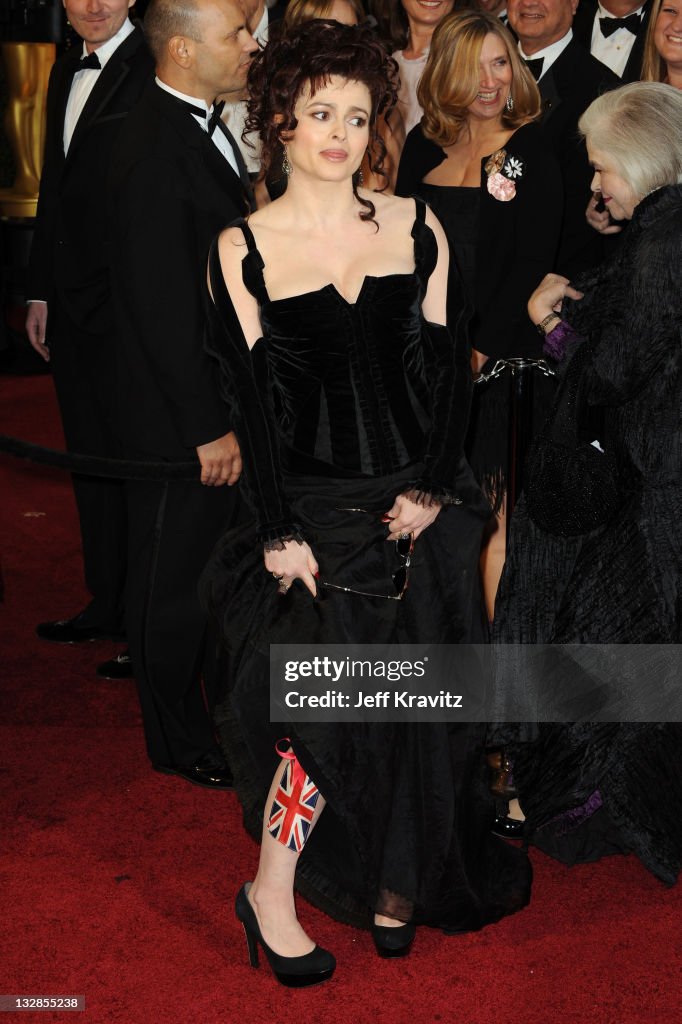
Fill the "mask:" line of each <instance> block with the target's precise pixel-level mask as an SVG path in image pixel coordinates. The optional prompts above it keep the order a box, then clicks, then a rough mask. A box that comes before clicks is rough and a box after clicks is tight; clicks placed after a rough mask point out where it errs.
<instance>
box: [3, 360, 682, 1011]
mask: <svg viewBox="0 0 682 1024" xmlns="http://www.w3.org/2000/svg"><path fill="white" fill-rule="evenodd" d="M56 423H57V419H56V412H55V406H54V400H53V397H52V390H51V382H50V380H49V378H45V377H26V378H10V377H2V376H0V433H6V434H12V435H15V436H22V437H24V438H26V439H28V440H31V441H36V442H39V443H46V444H51V445H54V446H58V445H59V444H60V435H59V430H58V428H57V426H56ZM0 495H1V496H2V499H1V501H0V550H1V551H2V563H3V570H4V581H5V602H4V605H2V606H0V644H1V648H0V650H1V660H0V675H1V677H2V710H1V716H0V723H1V724H0V785H1V787H2V789H1V792H2V806H3V812H4V813H3V815H2V821H3V826H2V834H1V838H0V846H1V847H2V853H3V856H2V858H1V860H0V891H1V892H2V894H3V901H2V902H3V912H2V939H1V943H2V945H1V948H0V994H7V995H50V994H54V995H57V994H59V995H70V994H73V995H84V996H85V999H86V1011H85V1013H84V1014H83V1016H82V1017H79V1016H78V1015H76V1016H75V1017H74V1015H72V1014H70V1015H69V1014H66V1013H61V1014H60V1013H52V1012H43V1013H30V1012H28V1013H22V1014H21V1016H20V1017H19V1019H20V1020H25V1021H29V1022H30V1021H38V1022H45V1021H49V1020H76V1021H78V1020H84V1021H89V1022H91V1024H110V1022H122V1024H157V1022H158V1024H270V1022H272V1024H282V1022H287V1024H289V1022H292V1024H293V1022H297V1024H298V1022H300V1024H308V1022H311V1024H312V1022H313V1021H315V1022H317V1021H321V1022H323V1024H358V1022H359V1024H364V1022H370V1021H371V1022H376V1024H408V1022H409V1024H415V1022H422V1021H424V1022H427V1021H428V1022H431V1021H443V1022H450V1021H453V1022H454V1021H456V1022H458V1024H551V1022H554V1021H562V1022H564V1021H565V1022H567V1024H641V1022H664V1021H665V1022H666V1024H674V1022H676V1021H680V1020H682V913H681V911H682V889H681V888H680V887H679V886H678V887H677V888H676V889H674V890H672V891H670V890H667V889H665V888H664V887H663V886H662V885H661V884H660V883H658V882H657V881H656V880H655V879H654V878H652V877H651V876H649V875H648V874H647V873H646V872H645V871H644V869H643V868H642V867H641V866H640V864H639V863H638V862H637V861H636V860H634V859H633V858H612V859H610V860H607V861H602V862H601V863H599V864H595V865H589V866H584V867H579V868H574V869H572V870H568V869H566V868H564V867H563V866H562V865H560V864H557V863H554V862H553V861H550V860H548V859H547V858H545V857H542V856H541V855H535V856H534V864H535V887H534V894H533V901H532V905H531V906H530V907H529V908H528V909H527V910H525V911H523V912H522V913H520V914H517V915H516V916H515V917H512V918H510V919H508V920H506V921H503V922H502V923H501V924H499V925H497V926H494V927H491V928H488V929H487V930H485V931H483V932H481V933H479V934H475V935H470V936H452V937H447V938H446V937H445V936H443V935H441V934H440V933H438V932H435V931H432V930H428V929H422V930H421V931H420V932H419V934H418V935H417V940H416V942H415V947H414V951H413V953H412V955H411V956H410V957H409V959H407V960H403V961H395V962H390V961H381V960H379V959H378V958H377V956H376V954H375V953H374V951H373V948H372V947H371V940H370V938H369V935H367V934H365V933H363V932H357V931H354V930H353V929H350V928H346V927H343V926H341V925H338V924H336V923H335V922H333V921H331V920H329V919H327V918H325V917H324V916H323V915H322V914H320V913H318V912H317V911H315V910H313V909H312V908H310V907H309V906H308V905H306V904H305V903H303V902H301V903H300V914H301V917H302V919H303V922H304V924H305V926H306V927H307V928H308V930H309V932H310V934H311V935H313V936H314V937H315V938H316V939H317V940H318V941H319V942H320V943H321V944H322V945H324V946H326V947H327V948H328V949H331V950H333V951H334V953H335V954H336V956H337V960H338V968H337V973H336V975H335V977H334V979H333V980H332V981H331V982H330V983H328V984H327V985H324V986H322V987H320V988H317V989H310V990H308V991H302V992H296V991H288V990H285V989H283V988H281V987H280V986H279V985H278V984H277V983H276V981H275V980H274V979H273V977H272V975H271V974H270V972H269V969H268V968H267V967H264V968H263V967H262V968H261V970H260V971H253V970H251V968H250V967H249V966H248V962H247V958H246V945H245V942H244V938H243V933H242V932H241V928H240V927H238V925H237V922H236V921H235V919H234V916H233V912H232V901H233V898H234V895H235V893H236V891H237V889H238V887H239V885H240V884H241V882H242V881H244V880H245V879H248V878H251V877H253V873H254V869H255V865H256V859H257V850H256V847H255V846H254V844H253V843H252V842H251V841H250V840H248V839H247V838H246V837H245V835H244V832H243V831H242V827H241V822H240V812H239V808H238V805H237V801H236V799H235V797H234V796H232V795H231V794H219V793H211V792H205V791H204V790H201V789H198V788H196V787H193V786H190V785H188V784H187V783H185V782H183V781H181V780H179V779H173V778H170V777H164V776H159V775H156V774H154V773H153V772H152V771H151V770H150V769H149V766H148V762H147V759H146V755H145V753H144V745H143V738H142V733H141V728H140V719H139V712H138V708H137V704H136V699H135V692H134V687H133V685H132V684H131V683H112V682H104V681H98V680H97V678H96V677H95V675H94V666H95V664H96V663H97V662H98V661H99V660H102V659H103V658H106V657H108V656H109V653H110V650H111V647H110V646H109V645H107V644H88V645H86V649H79V648H73V649H71V648H64V649H62V648H59V647H55V646H52V645H50V644H46V643H42V642H41V641H39V640H38V639H37V638H36V637H35V635H34V632H33V630H34V626H35V623H36V622H39V621H41V620H43V619H49V618H53V617H61V616H62V615H64V616H66V615H70V614H72V613H74V612H75V611H77V610H78V609H79V608H80V607H81V606H82V604H83V603H84V602H85V593H84V591H83V589H82V581H81V567H80V560H79V552H78V538H77V532H76V524H75V510H74V505H73V501H72V498H71V493H70V489H69V482H68V479H67V477H66V476H65V475H64V474H61V473H60V474H58V473H56V472H52V471H45V470H44V469H40V468H34V467H31V466H27V465H24V464H22V463H19V462H16V461H14V460H10V459H8V458H4V457H0ZM2 1019H3V1020H4V1018H2ZM12 1019H16V1018H15V1016H14V1015H11V1014H10V1015H8V1017H7V1020H8V1021H9V1020H12Z"/></svg>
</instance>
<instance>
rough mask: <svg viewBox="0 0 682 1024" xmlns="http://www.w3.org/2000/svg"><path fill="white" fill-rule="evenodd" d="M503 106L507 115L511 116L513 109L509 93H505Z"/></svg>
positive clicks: (511, 97)
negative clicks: (505, 97)
mask: <svg viewBox="0 0 682 1024" xmlns="http://www.w3.org/2000/svg"><path fill="white" fill-rule="evenodd" d="M504 106H505V109H506V111H507V113H508V114H511V112H512V110H513V109H514V97H513V96H512V94H511V93H510V92H509V93H507V99H506V100H505V103H504Z"/></svg>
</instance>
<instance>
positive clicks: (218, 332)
mask: <svg viewBox="0 0 682 1024" xmlns="http://www.w3.org/2000/svg"><path fill="white" fill-rule="evenodd" d="M424 217H425V208H424V205H423V203H421V201H420V202H418V204H417V217H416V219H415V221H414V225H413V228H412V237H413V240H414V257H415V269H414V271H413V272H412V273H411V274H389V275H385V276H377V277H373V276H367V277H365V279H364V282H363V284H362V287H361V289H360V293H359V295H358V296H357V298H356V299H355V301H354V302H349V301H347V300H346V299H345V298H344V297H343V296H342V295H341V294H340V293H339V292H338V291H337V289H336V288H335V287H334V285H331V284H329V285H326V286H325V287H323V288H320V289H317V290H315V291H311V292H305V293H303V294H301V295H296V296H292V297H291V298H285V299H276V300H272V299H270V297H269V295H268V293H267V289H266V286H265V281H264V277H263V269H264V263H263V259H262V257H261V254H260V253H259V251H258V249H257V247H256V243H255V240H254V238H253V235H252V233H251V231H250V229H249V227H248V225H247V224H246V223H245V222H243V221H242V222H239V226H240V227H241V230H242V231H243V233H244V237H245V239H246V243H247V252H246V254H245V256H244V259H243V261H242V276H243V280H244V283H245V285H246V287H247V288H248V290H249V291H250V292H251V294H252V295H253V296H254V297H255V298H256V300H257V301H258V304H259V309H260V319H261V325H262V328H263V337H262V338H260V339H259V340H258V341H257V342H256V344H255V345H254V346H253V348H252V349H251V351H249V350H248V347H247V346H246V342H245V340H244V338H243V335H242V333H241V329H240V327H239V323H238V320H237V318H236V314H235V312H234V308H233V306H232V303H231V300H230V298H229V294H228V292H227V289H226V287H225V282H224V279H223V275H222V271H221V268H220V261H219V256H218V249H217V245H216V244H215V243H214V245H213V247H212V250H211V254H210V259H209V271H210V280H211V291H212V294H213V302H212V303H210V304H209V320H210V334H209V348H210V351H211V352H212V354H214V355H215V356H217V358H218V359H219V362H220V365H221V383H222V386H223V391H224V393H225V397H226V398H227V399H228V401H229V402H230V404H231V405H232V407H233V411H234V429H235V432H236V434H237V437H238V440H239V443H240V447H241V448H242V454H243V461H244V475H245V483H246V489H247V493H248V496H249V498H250V500H251V502H252V504H254V505H255V507H256V510H257V512H258V514H259V519H260V534H261V536H262V537H263V538H264V539H274V538H276V537H277V536H282V535H284V534H287V533H289V532H292V529H293V527H294V525H295V524H292V523H291V516H290V513H289V511H288V505H287V501H286V494H285V487H284V476H285V475H286V474H287V473H294V474H310V475H318V476H335V477H344V478H348V477H378V476H386V475H389V474H391V473H394V472H397V471H400V470H403V469H405V468H406V467H408V466H410V465H413V464H414V466H415V478H414V486H415V487H416V488H417V489H418V490H420V491H424V492H428V493H429V494H433V495H434V496H440V497H447V496H452V497H454V496H455V494H454V491H453V486H454V483H455V479H456V478H457V477H461V476H462V471H463V465H462V463H463V458H462V456H461V451H462V441H463V434H464V429H465V424H466V418H467V414H468V402H469V386H468V355H467V352H466V349H465V347H463V348H462V347H460V346H458V345H456V343H455V341H454V340H453V338H452V337H451V336H450V334H449V333H448V331H447V328H445V327H441V326H439V325H435V324H426V323H425V321H424V319H423V316H422V313H421V303H422V300H423V298H424V294H425V292H426V288H427V285H428V280H429V277H430V275H431V274H432V272H433V270H434V268H435V266H436V262H437V258H438V250H437V245H436V240H435V237H434V235H433V232H432V231H431V229H430V228H429V227H428V225H427V224H426V223H425V221H424ZM456 381H458V382H459V387H458V388H457V387H456ZM460 483H461V480H460ZM467 484H468V481H467Z"/></svg>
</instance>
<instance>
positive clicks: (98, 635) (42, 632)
mask: <svg viewBox="0 0 682 1024" xmlns="http://www.w3.org/2000/svg"><path fill="white" fill-rule="evenodd" d="M36 633H37V635H38V636H39V637H40V639H41V640H49V641H50V643H53V644H82V643H87V642H88V641H90V640H118V639H120V634H114V633H112V632H111V630H104V629H102V628H101V627H99V626H91V625H89V624H88V622H87V619H85V616H84V614H83V612H81V613H80V615H74V617H73V618H72V619H59V620H57V621H56V622H41V623H40V625H38V626H36Z"/></svg>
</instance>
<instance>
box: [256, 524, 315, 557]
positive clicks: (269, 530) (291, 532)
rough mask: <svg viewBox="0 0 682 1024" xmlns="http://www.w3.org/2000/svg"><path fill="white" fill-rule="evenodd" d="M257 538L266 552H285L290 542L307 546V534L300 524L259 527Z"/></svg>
mask: <svg viewBox="0 0 682 1024" xmlns="http://www.w3.org/2000/svg"><path fill="white" fill-rule="evenodd" d="M257 538H258V543H259V544H262V545H263V550H264V551H284V545H285V544H287V543H288V542H289V541H296V543H297V544H305V534H304V533H303V528H302V527H301V526H299V524H298V523H281V524H274V523H269V524H268V525H267V526H261V527H259V529H258V533H257Z"/></svg>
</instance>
